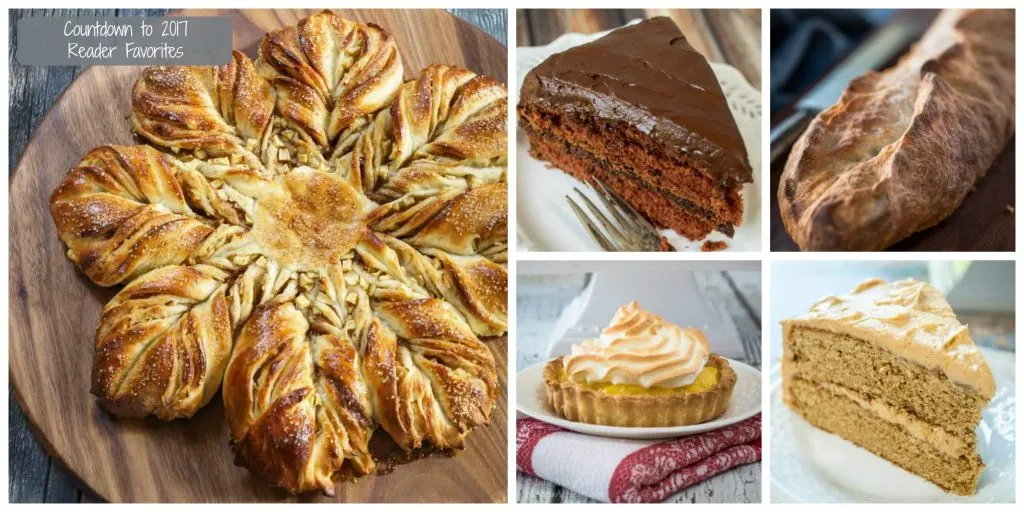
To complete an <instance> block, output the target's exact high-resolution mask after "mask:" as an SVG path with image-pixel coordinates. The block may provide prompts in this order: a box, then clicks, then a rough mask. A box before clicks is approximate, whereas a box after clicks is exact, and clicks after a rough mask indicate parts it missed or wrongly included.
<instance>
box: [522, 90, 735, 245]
mask: <svg viewBox="0 0 1024 512" xmlns="http://www.w3.org/2000/svg"><path fill="white" fill-rule="evenodd" d="M520 116H521V119H522V120H523V121H524V122H523V123H521V126H522V127H523V129H524V130H525V131H526V133H527V136H528V137H529V138H530V140H531V141H533V140H535V139H536V138H538V137H546V138H555V139H558V140H561V141H563V142H564V143H565V145H566V150H567V151H569V150H578V151H582V152H584V153H586V154H588V155H589V158H592V159H594V160H596V161H598V162H600V163H601V165H603V166H604V167H605V168H606V170H608V171H610V172H615V173H618V174H620V175H621V176H622V177H623V178H628V179H636V180H641V181H643V183H642V184H640V185H641V186H642V187H644V188H646V189H649V190H651V191H652V192H653V193H661V194H663V195H665V196H666V197H667V198H668V199H670V200H671V201H673V202H676V203H679V204H680V205H683V204H685V206H684V207H685V208H687V209H689V210H691V211H694V210H699V213H700V215H701V216H702V217H704V218H706V219H707V220H708V221H709V222H712V223H714V225H715V226H728V227H727V228H724V229H720V231H722V232H723V233H726V234H730V233H732V231H733V226H735V225H739V223H740V222H741V221H742V219H743V201H742V199H741V198H740V190H741V186H740V185H738V184H736V185H732V186H729V185H725V184H722V183H720V182H718V181H716V180H713V179H711V178H709V177H708V176H706V175H704V174H703V173H701V172H700V171H697V170H696V169H694V168H693V167H692V166H691V165H690V163H689V162H687V161H685V160H682V159H679V158H676V157H674V156H673V155H671V154H668V153H666V152H665V151H664V149H663V148H661V147H659V146H657V145H652V144H650V141H649V140H648V139H649V137H647V136H646V135H644V134H643V133H641V132H639V131H638V130H636V129H635V127H633V126H631V125H628V124H625V123H621V122H615V121H598V120H593V119H586V118H583V117H582V114H579V113H573V114H568V115H563V114H560V113H556V112H545V111H541V110H540V109H539V108H536V107H532V106H528V107H524V108H522V109H521V112H520ZM548 142H549V143H550V141H548ZM652 220H654V221H655V223H658V221H659V220H660V219H658V218H654V219H652Z"/></svg>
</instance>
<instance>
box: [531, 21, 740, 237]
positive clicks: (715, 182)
mask: <svg viewBox="0 0 1024 512" xmlns="http://www.w3.org/2000/svg"><path fill="white" fill-rule="evenodd" d="M518 112H519V125H520V127H521V128H523V130H525V131H526V134H527V136H528V138H529V141H530V154H531V155H533V156H534V157H535V158H538V159H541V160H546V161H548V162H551V163H552V164H554V165H555V166H556V167H558V168H560V169H562V170H564V171H565V172H568V173H569V174H571V175H573V176H575V177H577V178H579V179H581V180H584V181H587V180H589V179H590V177H592V176H593V177H596V178H599V179H600V180H601V181H603V182H605V183H606V184H607V185H608V186H610V187H611V188H612V189H613V190H615V191H616V192H618V193H619V195H621V196H622V197H623V198H625V199H626V201H627V202H629V203H630V204H631V205H632V206H633V207H634V208H636V209H637V210H639V211H640V212H641V213H643V214H644V215H645V216H647V217H648V218H649V219H650V220H651V221H652V222H654V223H655V224H656V225H659V226H664V227H669V228H672V229H674V230H676V231H678V232H679V233H680V234H682V235H683V236H686V237H687V238H690V239H695V240H698V239H701V238H704V237H705V236H706V235H707V234H708V233H710V232H712V231H715V230H717V231H720V232H722V233H724V234H726V235H729V236H732V234H733V231H734V228H735V227H736V226H738V225H739V224H740V221H741V220H742V218H743V201H742V199H741V197H740V190H741V188H742V186H743V184H744V183H748V182H750V181H752V172H751V169H750V163H749V161H748V160H747V152H746V149H745V147H744V145H743V139H742V138H741V137H740V133H739V130H738V129H737V128H736V120H735V119H733V117H732V113H731V112H729V106H728V104H727V103H726V100H725V94H724V93H723V92H722V88H721V87H720V86H719V85H718V80H716V79H715V75H714V73H713V72H712V71H711V66H710V65H708V62H707V61H706V60H705V59H704V57H703V56H702V55H701V54H700V53H698V52H697V51H696V50H694V49H693V47H692V46H690V44H689V43H688V42H687V41H686V38H685V37H684V36H683V34H682V32H680V31H679V28H677V27H676V25H675V23H673V22H672V20H671V19H669V18H652V19H649V20H647V21H644V22H642V23H638V24H636V25H632V26H628V27H624V28H620V29H618V30H616V31H614V32H612V33H610V34H608V35H606V36H604V37H602V38H600V39H598V40H596V41H593V42H591V43H588V44H585V45H582V46H577V47H575V48H571V49H569V50H567V51H564V52H562V53H557V54H555V55H552V56H551V57H548V59H547V60H545V61H544V62H542V63H541V64H540V65H539V66H537V67H536V68H534V69H533V70H532V71H530V73H529V74H528V75H527V76H526V79H525V81H524V82H523V88H522V91H520V97H519V106H518Z"/></svg>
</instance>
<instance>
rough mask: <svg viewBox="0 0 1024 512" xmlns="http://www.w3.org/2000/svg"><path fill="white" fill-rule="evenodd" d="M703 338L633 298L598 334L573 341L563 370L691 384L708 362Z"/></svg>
mask: <svg viewBox="0 0 1024 512" xmlns="http://www.w3.org/2000/svg"><path fill="white" fill-rule="evenodd" d="M709 355H710V349H709V348H708V341H707V338H705V337H704V334H703V333H701V332H700V331H699V330H697V329H692V328H690V329H683V328H682V327H679V326H678V325H675V324H672V323H669V322H667V321H666V320H665V319H664V318H661V317H660V316H658V315H655V314H654V313H651V312H649V311H645V310H643V309H641V308H640V304H638V303H637V302H636V301H635V300H634V301H633V302H630V303H629V304H626V305H625V306H622V307H621V308H619V310H618V311H616V312H615V316H614V317H613V318H612V322H611V324H610V325H609V326H608V327H607V328H605V329H604V330H603V331H601V337H600V338H598V339H590V340H586V341H584V342H583V343H581V344H579V345H573V347H572V355H570V356H566V357H564V358H563V359H562V360H563V364H564V370H565V373H566V375H568V376H569V377H570V378H574V379H579V378H581V377H582V378H583V379H584V380H585V381H586V382H601V383H611V384H634V385H639V386H643V387H645V388H652V387H666V388H676V387H682V386H687V385H690V384H692V383H693V381H694V380H695V379H696V378H697V374H699V373H700V372H701V370H703V369H704V365H705V364H707V362H708V356H709Z"/></svg>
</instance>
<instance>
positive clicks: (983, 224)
mask: <svg viewBox="0 0 1024 512" xmlns="http://www.w3.org/2000/svg"><path fill="white" fill-rule="evenodd" d="M937 14H938V11H937V10H923V9H922V10H918V9H914V10H906V11H901V12H899V13H897V14H896V15H894V17H917V18H924V21H925V22H927V21H928V20H929V19H930V18H934V17H935V16H936V15H937ZM895 60H896V59H894V60H893V62H890V63H888V64H887V65H886V66H884V67H889V66H890V65H892V64H895ZM837 64H838V63H837ZM821 78H824V77H821ZM819 81H820V78H819ZM814 85H816V84H812V85H811V86H809V87H808V88H807V90H806V91H804V94H806V93H808V92H810V91H811V90H812V89H813V88H814ZM799 101H800V98H799V97H798V98H796V99H795V100H793V103H792V104H790V105H789V106H787V107H785V108H783V109H782V110H780V111H779V112H778V113H776V114H775V115H774V116H772V122H771V124H772V126H773V127H774V126H775V125H776V123H778V122H781V121H782V120H783V119H785V118H786V117H787V116H788V115H789V114H791V113H792V112H793V108H794V106H795V105H796V104H797V103H798V102H799ZM1015 145H1016V136H1014V137H1012V138H1011V139H1010V142H1009V143H1007V145H1006V148H1005V149H1004V150H1003V152H1002V153H1001V154H1000V155H999V156H998V157H997V158H996V161H995V163H994V164H993V165H992V167H991V168H990V169H989V170H988V173H987V174H986V176H985V177H984V178H983V179H982V180H981V181H980V182H979V183H978V184H977V185H976V186H975V187H974V189H973V190H972V191H971V192H970V193H969V194H968V195H967V197H966V198H965V199H964V202H963V203H962V204H961V205H960V207H959V208H958V209H957V210H956V211H955V212H953V214H952V215H950V216H949V218H947V219H945V220H943V221H942V222H940V223H939V224H938V225H936V226H933V227H931V228H928V229H926V230H924V231H919V232H917V233H915V234H913V235H911V236H910V237H908V238H906V239H904V240H902V241H900V242H897V243H896V244H895V245H893V246H892V247H890V248H889V249H888V250H890V251H1013V250H1014V247H1015V231H1016V230H1015V228H1014V226H1015V221H1014V220H1015V215H1014V205H1015V203H1016V201H1015V195H1014V194H1015V190H1016V188H1015V184H1014V180H1015V176H1016V166H1015V163H1014V162H1015V161H1016V150H1015V148H1014V146H1015ZM788 156H789V154H788V151H787V153H786V154H784V155H781V156H780V157H779V158H778V159H777V160H776V161H775V162H773V163H772V164H771V167H770V168H771V177H770V181H769V183H770V187H771V188H770V189H769V193H770V194H771V208H770V209H771V214H770V219H769V223H770V226H771V241H770V245H771V250H772V251H798V250H799V247H797V245H796V243H795V242H793V239H792V238H791V237H790V236H789V233H788V232H787V231H786V228H785V226H784V225H783V223H782V215H781V213H780V212H779V203H778V189H779V181H780V179H781V175H782V170H783V168H784V167H785V164H786V159H787V158H788Z"/></svg>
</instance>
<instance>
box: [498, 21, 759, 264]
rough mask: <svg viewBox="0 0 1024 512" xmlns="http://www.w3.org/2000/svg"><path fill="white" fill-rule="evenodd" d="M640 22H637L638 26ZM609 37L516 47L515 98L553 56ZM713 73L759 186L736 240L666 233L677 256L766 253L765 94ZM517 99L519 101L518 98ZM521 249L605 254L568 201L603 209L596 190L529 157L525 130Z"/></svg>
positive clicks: (748, 193)
mask: <svg viewBox="0 0 1024 512" xmlns="http://www.w3.org/2000/svg"><path fill="white" fill-rule="evenodd" d="M637 21H639V20H636V21H634V22H632V23H636V22H637ZM607 33H608V32H607V31H606V32H601V33H597V34H565V35H563V36H561V37H559V38H558V39H555V40H554V41H552V42H551V43H550V44H548V45H546V46H536V47H523V48H516V78H517V86H516V90H515V94H516V95H518V93H519V89H520V88H521V87H522V85H523V79H524V78H525V77H526V74H527V73H529V72H530V70H531V69H533V68H534V67H536V66H537V65H538V64H540V63H541V62H543V61H544V59H546V58H548V57H549V56H550V55H552V54H555V53H558V52H561V51H564V50H567V49H569V48H571V47H573V46H579V45H581V44H584V43H588V42H590V41H593V40H595V39H597V38H599V37H601V36H604V35H605V34H607ZM711 69H712V70H713V71H714V73H715V77H717V78H718V82H719V84H721V86H722V90H723V91H724V92H725V96H726V99H727V100H728V102H729V109H730V110H731V111H732V115H733V117H734V118H736V125H737V126H738V127H739V130H740V135H742V137H743V142H744V144H745V145H746V147H747V158H748V159H749V160H750V166H751V168H752V169H753V171H754V182H753V183H748V184H747V185H746V186H744V187H743V192H742V194H743V222H742V224H740V226H739V227H737V228H736V232H735V234H734V236H733V237H732V238H729V237H727V236H725V235H723V234H721V233H719V232H717V231H716V232H713V233H711V234H710V235H708V236H707V238H705V239H704V240H689V239H687V238H685V237H683V236H682V235H680V234H679V233H676V232H675V231H673V230H671V229H664V230H662V231H661V234H662V235H664V236H665V238H666V239H667V240H668V241H669V243H671V244H672V246H673V247H675V249H676V250H677V251H700V248H701V245H702V243H703V242H704V241H705V240H712V241H723V242H725V243H726V245H727V248H726V249H725V250H727V251H759V250H760V249H761V194H760V192H759V191H760V190H761V93H760V92H758V91H757V90H756V89H754V87H752V86H751V85H750V84H749V83H747V81H746V79H745V78H744V77H743V75H742V74H741V73H740V72H739V71H738V70H737V69H736V68H734V67H732V66H729V65H727V64H720V63H716V62H712V63H711ZM517 97H518V96H517ZM516 187H517V188H516V190H517V192H516V207H517V212H518V213H517V219H516V243H517V246H516V249H517V250H520V251H600V250H601V248H600V247H599V246H598V245H597V244H596V243H595V242H594V241H593V240H592V239H591V238H590V235H588V234H587V232H586V230H585V229H584V228H583V225H582V224H580V222H579V220H577V218H576V215H575V214H573V212H572V210H571V209H570V208H569V204H568V203H567V202H566V200H565V196H567V195H569V193H570V192H572V190H573V187H578V188H579V189H580V190H581V191H583V192H584V193H586V194H587V195H588V196H589V197H590V198H591V200H592V201H593V202H594V203H595V204H598V205H600V204H601V203H600V201H599V200H598V198H597V196H596V195H595V194H594V193H593V191H592V190H590V188H589V187H588V186H586V185H584V184H583V183H581V182H580V181H579V180H577V179H576V178H573V177H571V176H569V175H568V174H566V173H564V172H562V171H560V170H558V169H555V168H552V167H551V166H550V164H548V163H547V162H543V161H540V160H537V159H535V158H533V157H532V156H530V153H529V142H528V141H527V140H526V134H525V133H523V132H522V130H517V132H516Z"/></svg>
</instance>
